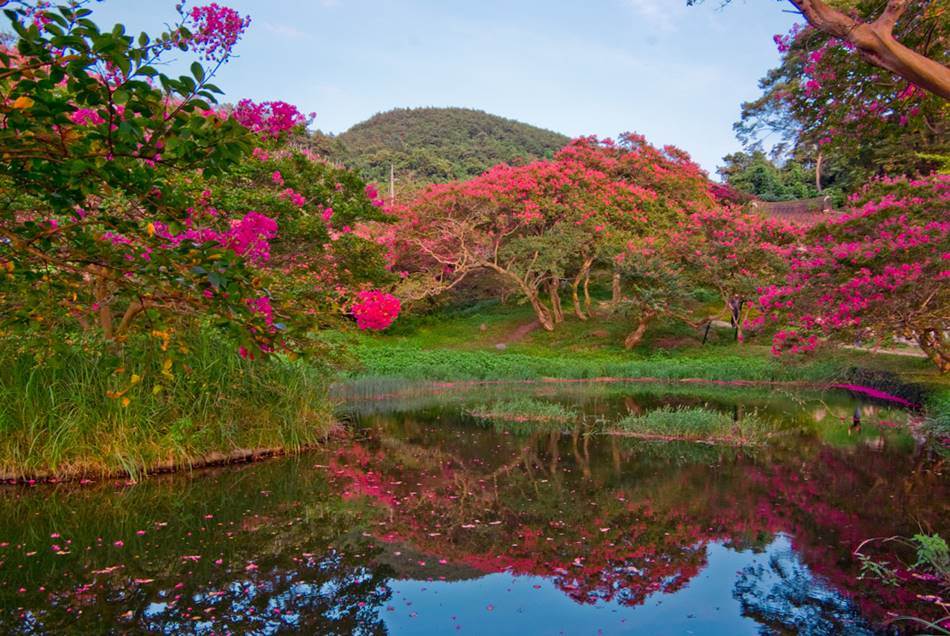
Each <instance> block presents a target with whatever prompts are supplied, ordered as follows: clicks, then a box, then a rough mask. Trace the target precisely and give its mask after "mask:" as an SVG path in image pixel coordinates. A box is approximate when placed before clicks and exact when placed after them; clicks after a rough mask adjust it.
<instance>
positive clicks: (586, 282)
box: [584, 267, 593, 316]
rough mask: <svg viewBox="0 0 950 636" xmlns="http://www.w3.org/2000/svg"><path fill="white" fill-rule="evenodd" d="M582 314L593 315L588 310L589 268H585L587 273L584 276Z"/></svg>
mask: <svg viewBox="0 0 950 636" xmlns="http://www.w3.org/2000/svg"><path fill="white" fill-rule="evenodd" d="M584 312H585V313H586V314H587V315H588V316H591V315H593V314H592V313H591V310H590V268H589V267H588V268H587V273H586V274H584Z"/></svg>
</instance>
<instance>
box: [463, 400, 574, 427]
mask: <svg viewBox="0 0 950 636" xmlns="http://www.w3.org/2000/svg"><path fill="white" fill-rule="evenodd" d="M468 414H469V415H471V416H472V417H476V418H478V419H483V420H496V419H501V420H508V421H514V422H567V421H569V420H571V419H573V418H574V417H576V416H577V412H576V411H575V410H574V409H570V408H568V407H566V406H564V405H562V404H558V403H557V402H544V401H542V400H535V399H533V398H530V397H526V396H522V397H518V398H514V399H511V400H501V401H498V402H495V403H493V404H482V405H479V406H476V407H475V408H473V409H471V410H469V411H468Z"/></svg>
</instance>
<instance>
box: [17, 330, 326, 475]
mask: <svg viewBox="0 0 950 636" xmlns="http://www.w3.org/2000/svg"><path fill="white" fill-rule="evenodd" d="M187 347H188V350H189V351H188V355H187V357H186V362H187V366H185V365H178V366H172V367H171V368H166V367H165V360H166V359H167V358H168V355H169V354H168V353H167V352H165V351H162V349H161V343H160V342H159V341H157V340H156V339H155V338H150V337H148V336H145V337H143V338H141V339H139V340H137V341H133V342H130V343H127V345H126V346H125V347H124V349H123V353H120V354H116V353H110V352H109V351H108V348H107V347H106V346H105V345H103V344H101V343H98V344H97V343H76V344H74V345H71V346H63V347H61V348H60V349H59V350H58V351H57V352H56V355H55V356H54V357H52V358H51V359H49V360H45V361H40V362H39V363H37V361H36V359H35V358H34V355H33V354H32V352H31V348H30V347H29V346H23V344H22V343H16V342H13V341H10V340H7V341H4V342H0V474H3V475H4V476H6V477H10V476H34V475H44V474H51V475H55V476H58V477H77V476H102V475H107V474H113V473H119V472H125V473H128V474H130V475H132V476H139V475H141V474H142V473H144V472H147V470H148V469H149V468H151V467H155V466H157V465H161V464H167V463H173V464H175V465H189V464H191V463H194V462H199V461H201V460H202V459H204V458H205V457H207V456H208V455H209V454H210V453H228V452H230V451H233V450H235V449H260V448H270V449H273V448H278V449H282V450H290V451H292V450H296V449H300V448H302V447H304V446H307V445H310V444H313V443H315V442H316V441H318V440H319V439H321V438H323V437H325V435H326V434H327V432H328V431H329V430H330V427H331V424H332V412H331V408H330V404H329V400H328V398H327V385H328V377H329V373H328V372H327V370H325V369H322V368H320V367H317V366H313V365H310V364H305V363H301V362H291V361H288V360H283V359H280V358H272V359H270V360H267V361H258V362H250V361H246V360H242V359H241V358H240V357H239V356H238V355H236V353H235V348H234V347H233V346H230V344H229V343H227V342H225V341H223V340H222V339H221V338H220V337H217V336H215V335H213V334H211V333H207V332H202V333H198V334H195V335H194V336H193V337H191V338H189V339H188V341H187ZM133 376H134V377H133Z"/></svg>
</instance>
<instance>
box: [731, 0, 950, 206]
mask: <svg viewBox="0 0 950 636" xmlns="http://www.w3.org/2000/svg"><path fill="white" fill-rule="evenodd" d="M879 4H880V3H874V2H862V3H859V4H858V5H856V11H858V12H859V13H863V14H867V13H868V12H872V11H876V10H877V9H878V5H879ZM901 25H902V28H903V29H904V30H905V31H906V39H907V41H908V42H912V43H914V46H916V47H918V48H921V49H926V50H928V51H932V54H933V55H934V56H936V57H939V58H940V59H942V60H943V61H946V51H947V38H948V37H950V26H948V25H950V19H948V17H947V14H946V6H945V5H944V8H943V9H942V10H941V9H940V8H939V7H938V6H937V3H928V2H916V3H911V4H910V5H909V6H908V8H907V10H906V12H905V13H904V14H903V18H902V22H901ZM775 41H776V44H777V46H778V49H779V52H780V54H781V56H782V57H781V63H780V65H779V66H778V67H777V68H775V69H772V70H771V71H769V73H768V74H767V75H766V77H765V78H764V79H762V80H761V82H760V87H761V89H762V91H763V92H762V95H761V96H760V97H759V98H757V99H755V100H753V101H751V102H748V103H745V104H743V106H742V118H741V121H740V122H738V123H737V124H736V131H737V133H738V135H739V138H740V139H741V140H742V141H743V142H744V143H745V144H746V145H747V146H750V147H755V146H756V145H757V144H758V143H759V142H760V141H761V140H762V139H764V138H765V137H768V136H772V138H774V136H775V135H778V137H779V138H781V139H782V145H783V147H787V148H788V150H789V151H790V152H791V155H792V156H793V157H794V158H796V159H798V160H800V161H801V162H804V163H805V164H806V165H808V166H811V167H813V168H814V169H815V172H817V173H818V175H819V176H820V178H821V181H822V182H824V183H827V184H830V185H835V186H839V187H840V188H841V189H843V190H845V191H854V190H856V189H858V188H859V187H860V186H861V185H863V184H864V183H865V182H866V181H867V180H868V179H869V178H872V177H874V176H883V175H892V176H893V175H897V174H911V175H912V174H917V173H921V174H927V173H929V172H930V171H931V170H932V169H934V168H935V167H937V166H938V165H939V163H940V160H941V156H945V155H947V154H948V153H950V146H948V129H947V121H948V118H947V114H948V111H947V108H948V102H947V100H946V99H945V98H943V97H940V96H938V95H935V94H934V93H931V92H928V91H926V90H923V89H921V88H920V87H919V86H918V85H916V84H914V83H912V82H908V81H907V80H906V79H904V78H901V77H899V76H896V75H893V74H891V73H888V72H886V71H882V70H881V69H880V68H878V67H876V66H874V65H872V64H870V63H868V62H867V61H866V60H864V59H863V58H861V57H859V56H856V55H855V54H854V50H853V48H854V47H853V45H852V44H851V43H850V42H848V41H847V40H844V39H841V38H836V37H833V36H829V35H828V34H827V33H825V32H824V31H821V30H818V29H815V28H813V27H810V26H805V27H802V26H800V25H796V26H795V27H793V28H792V30H791V32H790V33H788V34H787V35H777V36H775Z"/></svg>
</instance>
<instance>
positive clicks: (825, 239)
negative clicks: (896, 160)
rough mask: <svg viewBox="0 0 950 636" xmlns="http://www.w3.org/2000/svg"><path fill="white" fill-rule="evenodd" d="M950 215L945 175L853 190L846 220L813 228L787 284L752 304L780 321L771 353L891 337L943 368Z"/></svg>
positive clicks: (949, 358) (949, 324)
mask: <svg viewBox="0 0 950 636" xmlns="http://www.w3.org/2000/svg"><path fill="white" fill-rule="evenodd" d="M948 209H950V176H948V175H935V176H932V177H929V178H923V179H909V178H905V177H901V178H894V179H883V180H879V181H876V182H874V183H871V184H869V185H868V186H867V187H866V188H865V189H864V190H862V191H861V192H859V193H857V194H855V195H854V196H853V197H852V200H851V208H850V210H849V211H848V212H847V213H846V214H843V215H841V216H840V217H837V218H834V219H833V220H830V221H828V222H826V223H824V224H821V225H819V226H816V227H815V228H813V229H812V230H811V237H810V240H809V242H808V245H807V249H804V250H801V251H797V252H795V253H794V254H793V255H792V258H791V260H790V272H789V274H788V277H787V279H786V281H785V282H784V283H783V284H780V285H771V286H769V287H767V288H766V289H765V290H763V291H764V293H763V294H762V296H761V297H760V298H759V305H760V307H761V309H762V311H763V312H764V313H763V315H762V316H761V320H765V319H771V320H775V321H779V322H781V323H784V328H783V329H781V330H779V331H778V332H776V334H775V336H774V341H773V351H774V352H775V353H777V354H781V353H784V352H791V353H799V352H804V351H810V350H813V349H815V348H816V347H817V346H818V345H819V344H820V343H821V342H823V341H835V340H838V341H845V342H854V341H855V339H862V340H865V341H881V340H884V339H886V338H889V337H893V336H899V337H902V338H908V339H912V340H914V341H915V342H917V344H918V345H920V347H921V349H923V350H924V352H925V353H926V354H927V355H928V357H929V358H930V359H931V360H932V361H933V363H934V364H935V365H936V366H937V367H938V368H939V369H940V371H941V372H943V373H946V372H947V371H950V337H948V334H950V285H948V282H950V218H948V216H947V210H948Z"/></svg>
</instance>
